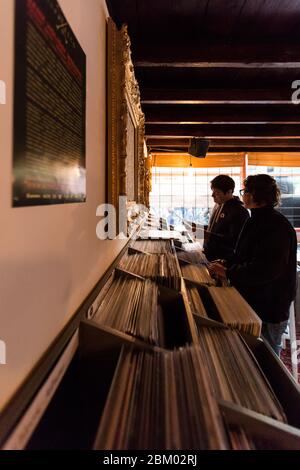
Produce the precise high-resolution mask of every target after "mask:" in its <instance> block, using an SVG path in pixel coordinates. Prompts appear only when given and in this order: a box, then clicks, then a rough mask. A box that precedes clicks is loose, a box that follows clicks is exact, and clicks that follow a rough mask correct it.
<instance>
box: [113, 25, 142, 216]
mask: <svg viewBox="0 0 300 470" xmlns="http://www.w3.org/2000/svg"><path fill="white" fill-rule="evenodd" d="M107 33H108V34H107V157H108V158H107V201H108V202H109V203H111V204H113V205H114V206H115V208H116V209H118V207H119V196H126V197H127V183H128V180H129V178H127V174H126V168H127V166H128V163H130V167H133V168H134V200H135V202H136V203H139V204H144V205H146V203H147V201H148V196H147V187H148V186H147V185H146V177H147V169H146V159H145V153H144V135H145V117H144V114H143V112H142V109H141V103H140V92H139V87H138V83H137V81H136V79H135V76H134V69H133V64H132V60H131V51H130V39H129V36H128V32H127V26H126V25H123V26H122V28H121V29H120V30H118V29H117V27H116V25H115V24H114V22H113V21H112V19H111V18H108V28H107ZM128 115H130V117H131V123H132V125H133V127H134V149H133V146H132V145H131V146H130V151H129V150H128V128H127V123H128ZM131 138H132V137H131ZM129 159H131V162H129ZM131 193H132V191H131Z"/></svg>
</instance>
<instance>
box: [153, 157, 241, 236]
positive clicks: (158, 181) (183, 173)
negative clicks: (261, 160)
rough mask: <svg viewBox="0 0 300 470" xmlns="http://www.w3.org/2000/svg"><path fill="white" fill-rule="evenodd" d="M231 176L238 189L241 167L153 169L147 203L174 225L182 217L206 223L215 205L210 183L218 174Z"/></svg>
mask: <svg viewBox="0 0 300 470" xmlns="http://www.w3.org/2000/svg"><path fill="white" fill-rule="evenodd" d="M219 174H227V175H229V176H231V177H232V178H233V179H234V181H235V184H236V187H235V194H238V191H239V189H240V188H241V167H225V168H165V167H155V166H154V167H153V168H152V192H151V193H150V205H151V207H152V209H153V210H154V212H155V214H156V215H157V216H158V217H164V218H166V219H167V220H168V222H169V223H170V224H172V225H175V227H176V228H178V229H181V228H182V219H186V220H189V221H193V222H197V223H198V224H201V225H207V224H208V221H209V215H210V213H211V211H212V208H213V206H214V201H213V199H212V197H211V189H210V182H211V180H212V179H213V178H214V177H215V176H217V175H219Z"/></svg>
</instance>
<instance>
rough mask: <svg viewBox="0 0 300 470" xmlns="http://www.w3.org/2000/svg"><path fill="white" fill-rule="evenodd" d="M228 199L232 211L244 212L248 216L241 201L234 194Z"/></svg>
mask: <svg viewBox="0 0 300 470" xmlns="http://www.w3.org/2000/svg"><path fill="white" fill-rule="evenodd" d="M230 201H231V204H230V207H231V209H232V210H233V211H235V212H237V213H239V214H244V215H245V217H249V212H248V210H247V209H246V208H245V207H244V205H243V203H242V201H241V200H240V199H239V198H238V197H237V196H234V197H233V198H232V199H231V200H230Z"/></svg>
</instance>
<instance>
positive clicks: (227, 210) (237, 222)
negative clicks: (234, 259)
mask: <svg viewBox="0 0 300 470" xmlns="http://www.w3.org/2000/svg"><path fill="white" fill-rule="evenodd" d="M234 187H235V183H234V180H233V179H232V178H230V176H228V175H219V176H216V178H214V179H213V180H212V181H211V190H212V197H213V200H214V202H215V206H214V209H213V212H212V215H211V218H210V222H209V225H208V228H207V231H206V236H205V241H204V245H203V249H204V253H205V255H206V258H207V259H208V260H209V261H213V260H216V259H222V258H228V257H229V256H231V255H232V254H233V250H234V247H235V244H236V241H237V238H238V236H239V234H240V231H241V230H242V227H243V225H244V223H245V221H246V220H247V219H248V217H249V213H248V211H247V210H246V209H245V208H244V206H243V204H242V203H241V201H240V200H239V198H238V197H236V196H234V195H233V192H234Z"/></svg>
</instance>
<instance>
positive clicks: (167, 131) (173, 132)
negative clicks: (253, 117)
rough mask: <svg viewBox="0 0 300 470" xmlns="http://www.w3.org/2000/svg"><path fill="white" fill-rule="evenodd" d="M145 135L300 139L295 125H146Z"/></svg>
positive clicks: (299, 133)
mask: <svg viewBox="0 0 300 470" xmlns="http://www.w3.org/2000/svg"><path fill="white" fill-rule="evenodd" d="M145 131H146V132H145V135H146V137H148V138H151V137H155V136H158V137H159V136H165V137H169V136H170V137H171V136H176V137H179V136H181V137H186V138H191V137H206V138H216V137H228V138H238V137H251V138H252V137H272V138H273V137H281V138H282V137H294V138H298V137H300V127H299V125H297V124H291V125H286V124H285V125H281V124H268V125H263V124H226V125H220V124H204V125H198V124H195V125H193V124H192V125H179V126H178V125H166V124H162V125H156V124H146V130H145Z"/></svg>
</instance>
